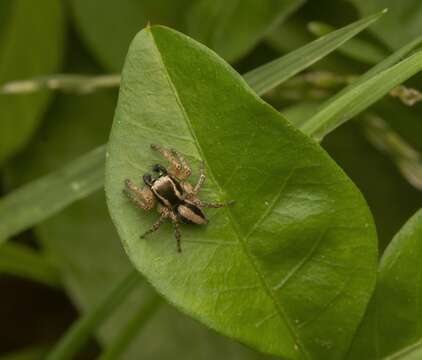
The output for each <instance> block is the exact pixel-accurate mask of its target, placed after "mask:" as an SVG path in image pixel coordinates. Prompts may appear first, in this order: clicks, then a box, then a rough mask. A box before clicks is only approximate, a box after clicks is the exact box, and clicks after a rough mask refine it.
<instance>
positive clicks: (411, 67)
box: [301, 40, 422, 139]
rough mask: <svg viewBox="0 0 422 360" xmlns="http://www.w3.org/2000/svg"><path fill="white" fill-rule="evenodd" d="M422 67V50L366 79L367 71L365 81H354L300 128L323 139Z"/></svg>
mask: <svg viewBox="0 0 422 360" xmlns="http://www.w3.org/2000/svg"><path fill="white" fill-rule="evenodd" d="M419 41H420V40H419ZM421 69H422V51H419V52H417V53H415V54H414V55H412V56H410V57H408V58H407V59H405V60H403V61H401V62H399V63H398V64H396V65H394V66H392V67H391V68H388V69H387V70H384V71H382V72H378V73H377V74H376V75H374V76H372V77H370V78H369V79H367V80H366V78H367V77H368V74H365V75H364V76H365V81H363V80H362V79H361V80H359V79H358V80H357V81H358V83H357V84H355V83H353V84H352V85H351V86H350V87H348V88H347V89H346V90H344V91H343V92H342V93H341V96H337V97H335V99H330V100H329V101H328V102H327V103H326V104H325V105H323V106H322V108H321V109H320V110H319V111H318V113H317V114H316V115H314V116H313V117H312V118H311V119H309V121H307V122H306V123H305V124H304V125H303V126H302V127H301V130H302V131H303V132H304V133H305V134H308V135H312V136H314V137H315V138H317V139H322V138H323V137H324V136H325V135H326V134H328V133H329V132H331V131H333V130H334V129H335V128H336V127H338V126H340V125H341V124H343V123H344V122H346V121H347V120H349V119H351V118H353V117H354V116H356V115H358V114H359V113H360V112H361V111H363V110H365V109H366V108H368V107H369V106H371V105H372V104H373V103H375V102H376V101H377V100H379V99H380V98H382V97H383V96H384V95H385V94H387V93H388V92H389V91H390V90H391V89H392V88H394V87H395V86H397V85H399V84H401V83H402V82H403V81H405V80H407V79H408V78H410V77H411V76H413V75H414V74H416V73H418V72H419V71H420V70H421Z"/></svg>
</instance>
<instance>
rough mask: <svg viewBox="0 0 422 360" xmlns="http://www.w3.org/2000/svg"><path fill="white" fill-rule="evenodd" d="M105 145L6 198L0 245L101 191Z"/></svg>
mask: <svg viewBox="0 0 422 360" xmlns="http://www.w3.org/2000/svg"><path fill="white" fill-rule="evenodd" d="M104 159H105V146H101V147H99V148H97V149H94V150H92V151H91V152H89V153H88V154H86V155H84V156H82V157H80V158H78V159H76V160H75V161H73V162H71V163H70V164H68V165H67V166H65V167H63V168H62V169H59V170H56V171H54V172H52V173H49V174H48V175H45V176H44V177H42V178H39V179H37V180H35V181H33V182H31V183H29V184H28V185H26V186H23V187H21V188H19V189H18V190H16V191H14V192H12V193H11V194H10V195H6V196H5V197H3V198H2V199H1V201H0V218H1V219H2V220H1V221H0V244H1V243H2V242H4V241H6V240H7V239H8V238H9V237H11V236H13V235H16V234H18V233H19V232H21V231H22V230H24V229H27V228H29V227H31V226H34V225H36V224H38V223H39V222H41V221H43V220H45V219H47V218H48V217H50V216H51V215H53V214H55V213H57V212H58V211H60V210H62V209H64V208H65V207H66V206H68V205H70V204H71V203H73V202H74V201H76V200H78V199H82V198H84V197H86V196H88V195H89V194H91V193H92V192H94V191H95V190H98V189H100V188H101V185H102V184H103V181H104V180H103V179H104Z"/></svg>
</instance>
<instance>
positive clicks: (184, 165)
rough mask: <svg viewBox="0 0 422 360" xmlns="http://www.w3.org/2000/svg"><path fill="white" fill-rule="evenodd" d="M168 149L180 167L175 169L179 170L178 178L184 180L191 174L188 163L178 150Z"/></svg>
mask: <svg viewBox="0 0 422 360" xmlns="http://www.w3.org/2000/svg"><path fill="white" fill-rule="evenodd" d="M170 151H171V153H172V154H173V156H174V157H175V158H176V159H177V160H178V163H179V165H180V166H181V168H180V169H179V168H178V169H177V170H178V172H179V174H178V178H179V179H180V180H186V179H187V178H188V177H189V176H190V175H191V174H192V170H191V168H190V166H189V163H188V162H187V160H186V159H185V158H184V157H183V155H182V154H181V153H179V152H178V151H176V150H174V149H171V150H170Z"/></svg>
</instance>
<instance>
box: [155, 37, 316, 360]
mask: <svg viewBox="0 0 422 360" xmlns="http://www.w3.org/2000/svg"><path fill="white" fill-rule="evenodd" d="M149 33H150V34H151V38H152V43H153V45H154V49H155V50H156V52H157V57H158V60H159V62H160V63H161V66H162V68H163V73H164V76H165V77H166V79H167V81H168V83H169V86H170V88H171V89H172V90H173V91H172V92H173V94H174V96H175V100H176V102H177V104H178V106H179V107H180V110H181V112H182V114H183V117H184V119H185V122H186V125H187V127H188V129H189V132H190V134H191V136H192V139H193V140H194V143H195V145H196V148H197V150H198V152H199V154H200V156H201V159H202V160H203V161H204V162H205V164H206V165H207V166H206V167H207V169H208V174H209V175H208V177H209V178H210V179H211V181H212V182H213V183H214V184H215V185H216V187H217V188H218V191H219V193H220V194H224V191H223V189H222V188H221V187H220V184H219V183H218V182H217V181H216V178H215V176H214V174H213V172H212V169H211V167H210V166H208V161H207V159H206V158H205V156H204V153H203V151H202V148H201V146H200V144H199V142H198V139H197V137H196V135H195V132H194V130H193V128H192V124H191V122H190V119H189V116H188V114H187V112H186V109H185V107H184V105H183V102H182V101H181V99H180V97H179V93H178V91H177V88H176V86H175V84H174V82H173V80H172V78H171V75H170V74H169V72H168V71H167V67H166V64H165V62H164V59H163V56H162V55H161V52H160V49H159V47H158V45H157V43H156V41H155V37H154V33H153V31H152V30H151V29H149ZM223 210H224V211H226V213H227V215H228V218H229V220H230V224H231V225H232V228H233V230H234V232H235V233H236V236H237V240H238V242H239V244H240V246H241V248H242V249H243V253H244V255H245V256H246V258H247V259H248V261H249V263H250V264H251V266H252V268H253V269H254V271H255V274H256V276H257V277H258V279H259V281H260V282H261V285H262V287H263V289H264V291H265V293H266V294H267V295H268V296H269V297H270V299H271V300H272V302H273V305H274V308H275V310H276V312H277V314H278V316H279V318H280V319H281V321H283V322H284V323H285V325H286V328H287V329H288V331H289V332H290V336H291V338H292V342H293V344H294V345H297V346H298V349H299V350H300V351H301V353H302V354H303V355H304V356H305V358H307V359H310V356H309V354H308V353H307V351H306V349H305V346H304V345H303V344H302V342H301V341H300V339H299V336H298V335H297V334H296V332H295V330H294V327H293V325H292V324H291V323H290V320H289V319H288V317H287V314H286V313H285V311H284V309H283V307H282V305H281V303H280V302H279V301H278V300H277V298H276V296H275V294H274V293H273V291H272V290H271V287H270V286H269V284H267V282H266V280H265V276H264V274H262V273H261V271H260V269H259V267H258V265H257V264H256V263H255V261H254V259H253V255H252V254H251V253H250V251H249V249H248V247H247V245H246V243H245V241H246V239H247V237H246V238H245V237H244V236H243V235H242V233H241V231H240V230H239V228H238V224H237V222H236V220H235V218H234V216H233V213H232V211H231V209H230V207H226V208H223ZM261 219H262V217H260V218H259V219H258V221H257V223H259V222H261ZM255 225H256V224H255ZM254 228H255V226H253V229H254ZM251 233H252V232H251ZM251 233H249V234H248V236H250V235H251Z"/></svg>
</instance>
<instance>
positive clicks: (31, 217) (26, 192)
mask: <svg viewBox="0 0 422 360" xmlns="http://www.w3.org/2000/svg"><path fill="white" fill-rule="evenodd" d="M379 16H381V14H377V15H373V16H371V17H368V18H367V19H363V20H360V21H357V22H356V23H353V24H350V25H348V26H346V27H344V28H342V29H339V30H337V31H335V32H333V33H331V34H329V35H327V36H326V37H324V38H323V39H318V40H316V41H315V42H313V43H311V44H309V45H306V46H304V47H303V48H300V49H298V50H297V51H294V52H293V53H291V54H289V55H287V56H283V57H281V58H279V59H277V60H275V61H273V62H271V63H268V64H265V65H263V66H260V67H258V68H257V69H255V70H253V71H250V72H248V73H246V74H245V75H244V79H245V80H246V82H248V83H249V86H251V87H252V88H253V89H254V90H255V92H256V93H258V94H263V93H265V92H266V91H268V90H271V89H272V88H274V87H275V86H277V85H279V84H280V83H282V82H283V81H286V80H287V79H289V78H290V77H292V76H294V75H296V74H297V73H298V72H300V71H301V70H303V69H304V68H306V67H307V66H310V65H311V64H312V63H313V62H315V61H317V60H318V59H319V58H321V57H322V56H323V55H326V54H327V53H328V52H330V51H333V50H334V49H335V48H336V47H338V46H340V45H341V44H342V43H344V42H345V41H346V40H347V39H350V38H351V37H353V36H354V35H355V34H356V33H358V32H359V31H362V30H363V29H364V28H365V27H367V26H369V25H370V24H371V23H373V22H374V21H375V20H376V19H377V18H378V17H379ZM419 42H420V40H419ZM419 42H417V41H415V42H413V43H412V44H410V45H409V46H406V47H405V48H404V49H403V50H401V51H399V52H397V53H395V54H394V55H392V56H391V60H390V61H389V62H388V66H390V65H391V63H392V61H393V60H394V62H396V61H398V58H399V57H401V56H403V55H404V54H406V53H407V52H408V51H410V49H413V47H414V46H416V45H417V44H419ZM404 50H405V51H406V52H404ZM389 59H390V58H389ZM303 60H305V61H304V62H302V61H303ZM386 61H387V60H386ZM382 64H384V62H383V63H382ZM380 65H381V64H380ZM380 65H378V66H376V67H374V69H375V68H377V69H378V68H379V67H380ZM384 66H385V67H387V63H385V65H384ZM380 70H381V68H380ZM69 121H71V119H69ZM69 131H71V130H69ZM69 160H70V159H68V160H67V161H69ZM56 166H57V165H56ZM103 171H104V170H103V149H101V148H98V149H97V150H95V151H93V152H92V153H91V154H87V155H86V158H79V159H76V160H74V161H73V162H72V163H69V164H68V165H66V166H64V167H63V168H62V170H60V171H59V172H58V173H57V172H56V173H52V174H49V175H46V176H45V177H44V178H41V179H38V180H37V181H34V182H33V183H31V184H28V186H26V187H24V188H21V189H18V190H17V191H15V192H14V193H12V194H10V195H8V196H6V197H5V198H3V199H2V200H1V201H0V243H1V242H2V241H4V240H5V239H7V238H8V237H10V236H12V235H16V234H17V233H19V232H21V231H23V230H25V229H27V228H29V227H31V226H33V225H35V224H37V223H39V222H41V221H43V220H45V219H47V218H48V217H50V216H51V215H53V214H55V213H56V212H57V211H59V210H61V209H63V208H64V207H65V206H67V205H70V204H71V203H73V202H74V201H76V200H78V199H81V198H82V197H84V196H88V195H89V194H91V193H92V192H94V191H96V190H98V189H99V188H100V187H101V186H102V185H103V177H102V176H103V175H102V174H103ZM87 172H88V173H89V174H88V175H87ZM63 174H67V176H64V175H63ZM87 178H89V179H96V180H95V181H94V182H92V181H86V179H87ZM74 184H77V186H76V187H75V186H74ZM63 188H68V189H69V188H70V189H71V191H68V192H66V196H56V195H57V194H58V193H60V194H61V193H62V189H63ZM46 189H49V190H50V191H49V193H51V195H52V196H51V197H45V193H46ZM44 200H45V201H47V202H48V204H50V206H39V205H38V204H39V203H41V204H42V201H44ZM40 201H41V202H40ZM12 208H13V214H16V215H17V216H14V217H10V216H8V214H9V213H11V212H9V211H10V210H11V209H12Z"/></svg>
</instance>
